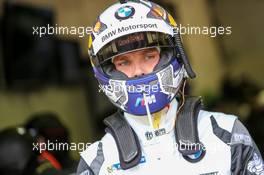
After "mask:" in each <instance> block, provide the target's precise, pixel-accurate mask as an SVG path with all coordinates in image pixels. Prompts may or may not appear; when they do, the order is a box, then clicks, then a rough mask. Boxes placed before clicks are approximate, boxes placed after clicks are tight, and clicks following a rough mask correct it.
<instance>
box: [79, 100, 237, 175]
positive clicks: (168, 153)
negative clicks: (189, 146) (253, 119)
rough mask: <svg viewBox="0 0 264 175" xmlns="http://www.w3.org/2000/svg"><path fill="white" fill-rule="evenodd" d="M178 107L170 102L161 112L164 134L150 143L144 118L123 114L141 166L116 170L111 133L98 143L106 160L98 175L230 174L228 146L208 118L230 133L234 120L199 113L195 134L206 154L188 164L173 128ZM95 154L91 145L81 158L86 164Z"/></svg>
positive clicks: (117, 158) (232, 118)
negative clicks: (136, 142) (136, 141)
mask: <svg viewBox="0 0 264 175" xmlns="http://www.w3.org/2000/svg"><path fill="white" fill-rule="evenodd" d="M177 106H178V104H177V101H176V100H173V101H172V103H171V104H170V108H169V110H168V111H167V112H164V113H163V115H162V117H161V121H160V127H159V129H163V128H164V129H165V130H166V132H165V134H163V135H160V136H156V137H155V138H154V137H153V138H152V139H150V140H148V139H147V138H146V135H145V134H146V133H147V132H150V131H151V130H152V129H151V127H150V126H149V123H148V119H147V117H146V116H133V115H130V114H125V118H126V120H127V121H128V122H129V124H130V125H131V127H132V128H133V129H134V131H135V132H136V134H137V135H138V137H139V140H140V144H141V146H142V155H143V157H142V163H140V164H139V165H138V166H136V167H134V168H131V169H128V170H121V169H120V168H117V167H118V166H117V165H118V163H119V157H118V150H117V147H116V144H115V141H114V139H113V137H112V136H111V135H110V134H106V135H105V136H104V137H103V138H102V140H101V142H102V143H103V152H104V156H105V157H104V158H105V161H104V163H103V165H102V167H101V169H100V173H99V175H124V174H125V175H148V174H151V175H161V174H166V175H175V174H185V175H199V174H206V173H211V174H214V173H215V174H216V173H218V174H217V175H220V174H221V175H222V174H224V175H228V174H231V173H230V166H231V152H230V147H229V146H228V145H227V144H225V143H224V142H223V141H221V140H220V139H219V138H218V137H216V136H215V135H214V133H213V129H212V126H211V121H210V116H212V115H213V116H214V117H215V119H216V121H217V123H218V124H219V126H220V127H222V128H223V129H225V130H227V131H228V132H230V133H231V132H232V126H233V124H234V122H235V120H236V117H235V116H232V115H226V114H223V113H214V112H208V111H200V113H199V116H198V132H199V138H200V141H201V142H202V143H203V144H204V145H205V147H206V155H205V156H204V158H203V159H202V160H201V161H199V162H197V163H190V162H188V161H187V160H185V159H184V158H183V157H182V155H181V153H180V152H179V151H178V149H177V144H176V140H175V134H174V129H173V128H174V126H173V125H174V121H175V117H176V109H177ZM96 151H97V148H96V147H94V146H92V147H89V148H88V149H87V150H86V151H85V152H84V153H82V157H83V159H84V160H85V161H86V162H87V163H88V165H89V163H90V162H91V160H92V159H94V156H89V155H90V154H91V155H94V152H96Z"/></svg>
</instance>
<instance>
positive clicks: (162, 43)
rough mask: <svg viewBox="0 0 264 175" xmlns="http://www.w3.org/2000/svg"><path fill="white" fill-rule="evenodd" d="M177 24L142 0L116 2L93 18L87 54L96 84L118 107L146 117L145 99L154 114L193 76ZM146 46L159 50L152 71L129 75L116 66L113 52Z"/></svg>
mask: <svg viewBox="0 0 264 175" xmlns="http://www.w3.org/2000/svg"><path fill="white" fill-rule="evenodd" d="M175 27H176V23H175V21H174V19H173V17H172V16H171V15H170V14H169V13H168V12H167V11H165V10H164V9H163V8H162V7H160V6H159V5H157V4H155V3H152V2H150V1H146V0H138V1H127V2H125V3H116V4H114V5H112V6H110V7H109V8H108V9H106V10H105V11H104V12H103V13H102V14H101V15H100V16H99V17H98V18H97V21H96V23H95V25H94V27H93V32H92V34H91V35H90V36H89V42H88V52H89V55H90V60H91V63H92V66H93V70H94V73H95V77H96V78H97V80H98V81H99V84H100V88H102V89H103V91H104V93H105V94H106V95H107V97H108V98H109V99H110V101H111V102H112V103H113V104H114V105H116V106H117V107H118V108H120V109H122V110H123V111H125V112H127V113H131V114H134V115H146V114H147V109H146V106H145V101H146V102H147V104H148V107H149V111H150V113H154V112H157V111H159V110H161V109H163V108H164V107H165V106H166V105H168V104H169V103H170V102H171V100H172V99H173V98H174V97H175V95H176V94H177V93H178V91H179V88H180V87H181V83H182V81H183V79H184V78H187V77H191V78H194V76H195V74H194V72H193V71H192V69H191V67H190V65H189V62H188V59H187V58H186V55H185V54H184V51H183V47H182V44H181V40H180V36H179V35H177V34H175V33H174V28H175ZM146 48H158V50H159V51H160V60H159V63H158V64H157V65H156V67H155V68H154V71H153V72H152V73H150V74H147V75H143V76H139V77H134V78H128V77H127V76H126V75H125V74H123V73H122V72H119V71H117V70H116V69H115V66H114V65H113V63H112V59H113V58H114V57H115V56H117V55H120V54H124V53H128V52H132V51H135V50H140V49H146ZM143 94H144V95H143Z"/></svg>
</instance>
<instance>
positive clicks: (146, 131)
mask: <svg viewBox="0 0 264 175" xmlns="http://www.w3.org/2000/svg"><path fill="white" fill-rule="evenodd" d="M177 107H178V102H177V100H176V99H175V98H174V99H173V100H172V102H171V103H170V104H169V105H168V107H165V108H164V109H162V110H161V111H159V112H157V113H153V114H152V120H160V121H159V124H158V127H155V128H152V127H151V125H150V124H149V121H148V117H147V116H137V115H133V114H129V113H124V116H125V118H126V120H127V122H128V123H129V125H130V126H131V127H132V128H133V130H134V131H135V132H136V134H137V135H138V137H139V140H140V142H141V143H142V144H143V145H146V144H150V141H151V140H152V137H153V134H154V133H155V136H156V137H162V136H163V135H166V134H169V133H171V132H173V131H174V126H175V119H176V112H177ZM159 116H160V119H154V118H159ZM156 126H157V124H156ZM153 131H154V133H153ZM151 133H153V134H152V135H151Z"/></svg>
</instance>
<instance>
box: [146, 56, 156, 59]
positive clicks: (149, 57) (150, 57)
mask: <svg viewBox="0 0 264 175" xmlns="http://www.w3.org/2000/svg"><path fill="white" fill-rule="evenodd" d="M154 58H155V55H146V56H145V60H150V59H154Z"/></svg>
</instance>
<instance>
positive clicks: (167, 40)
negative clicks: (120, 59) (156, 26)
mask: <svg viewBox="0 0 264 175" xmlns="http://www.w3.org/2000/svg"><path fill="white" fill-rule="evenodd" d="M151 47H160V48H162V47H174V46H173V40H172V37H171V36H170V35H168V34H164V33H159V32H139V33H133V34H129V35H125V36H122V37H120V38H117V39H115V40H114V41H111V42H110V43H108V44H106V45H105V46H104V47H103V48H102V49H100V50H99V52H98V53H97V54H96V57H95V58H94V59H95V60H94V64H95V66H102V65H104V64H107V62H108V61H110V60H112V58H113V57H115V56H118V55H121V54H124V53H128V52H132V51H135V50H139V49H143V48H151Z"/></svg>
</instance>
